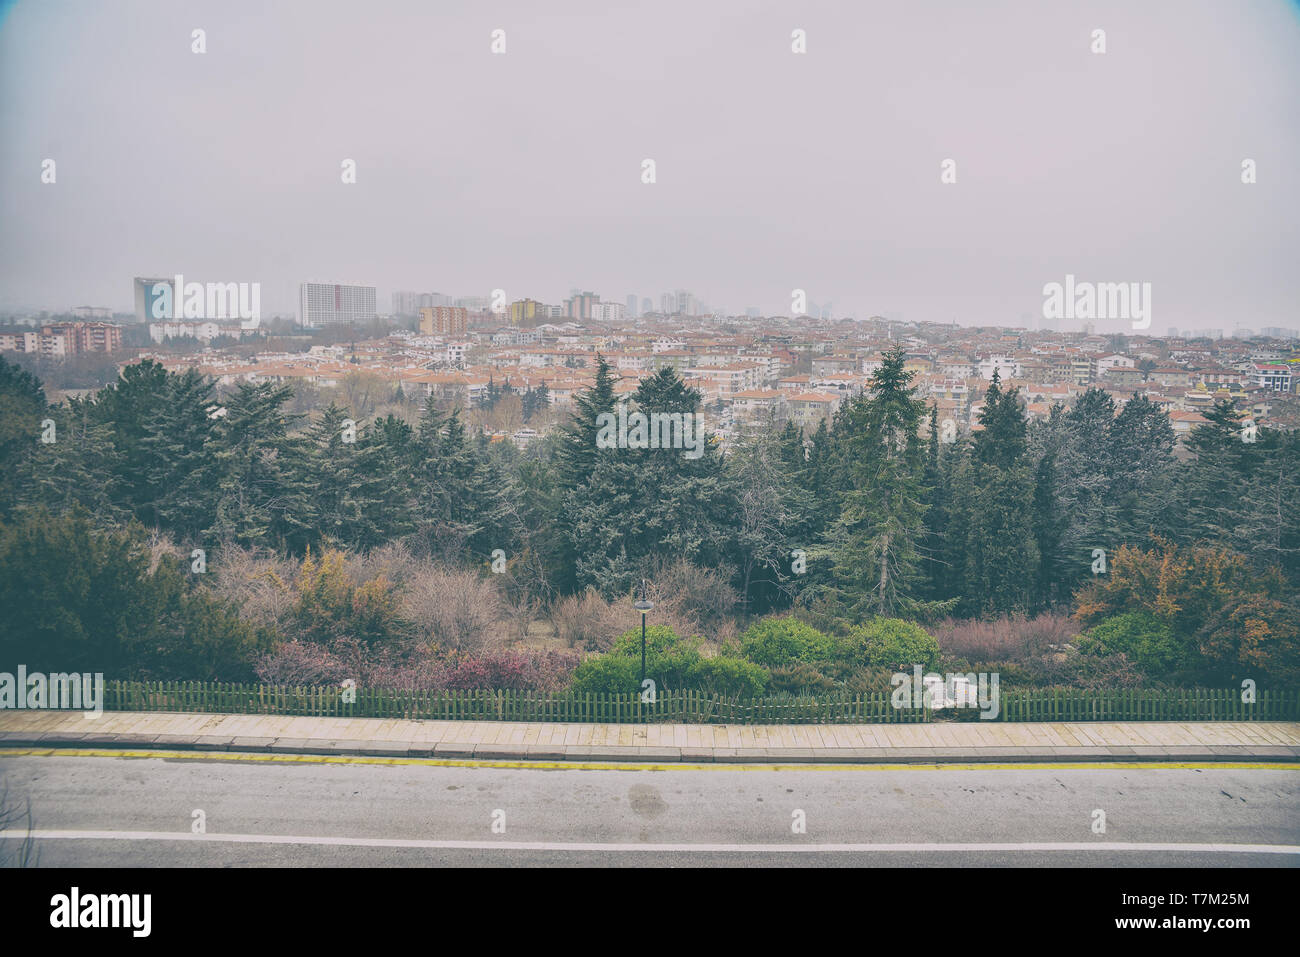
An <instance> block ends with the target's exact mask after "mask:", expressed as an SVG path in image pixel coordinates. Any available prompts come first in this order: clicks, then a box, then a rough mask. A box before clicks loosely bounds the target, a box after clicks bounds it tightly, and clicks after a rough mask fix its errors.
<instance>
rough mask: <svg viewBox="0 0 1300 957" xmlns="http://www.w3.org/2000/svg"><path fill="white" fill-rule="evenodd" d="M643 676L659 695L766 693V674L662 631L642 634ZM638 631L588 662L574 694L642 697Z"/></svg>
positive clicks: (627, 633)
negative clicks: (709, 655) (706, 653)
mask: <svg viewBox="0 0 1300 957" xmlns="http://www.w3.org/2000/svg"><path fill="white" fill-rule="evenodd" d="M645 637H646V668H645V675H646V677H647V678H650V679H652V680H653V681H654V683H655V688H656V690H658V691H686V690H695V691H714V692H717V693H718V694H726V695H733V696H735V695H739V696H741V697H751V696H753V695H758V694H762V693H763V691H764V689H766V688H767V682H768V673H767V669H766V668H763V667H760V666H759V665H756V664H754V663H753V662H749V661H745V660H743V659H741V658H735V657H731V656H728V655H718V656H716V657H713V658H705V657H704V656H703V655H702V654H701V653H700V639H699V638H682V637H681V636H680V635H678V634H677V633H676V632H675V631H673V630H672V629H671V628H668V627H667V626H665V625H656V626H655V627H654V628H647V629H646V636H645ZM640 678H641V629H640V628H631V629H629V630H627V631H625V632H624V633H623V634H621V635H619V637H618V638H617V639H616V640H615V641H614V645H613V647H611V648H610V650H609V651H607V652H606V653H605V654H603V655H599V656H597V657H592V658H588V659H587V660H586V661H584V662H582V664H580V665H578V667H577V670H575V671H574V673H573V690H574V691H575V692H577V693H578V694H586V693H589V692H590V693H592V694H632V693H634V692H635V693H639V692H640V691H641V684H640Z"/></svg>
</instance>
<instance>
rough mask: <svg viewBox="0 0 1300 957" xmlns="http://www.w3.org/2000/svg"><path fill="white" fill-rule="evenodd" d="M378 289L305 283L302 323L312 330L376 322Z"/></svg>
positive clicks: (300, 293)
mask: <svg viewBox="0 0 1300 957" xmlns="http://www.w3.org/2000/svg"><path fill="white" fill-rule="evenodd" d="M375 315H376V313H375V287H374V286H354V285H344V284H342V283H324V282H304V283H302V284H301V285H300V286H299V287H298V321H299V323H300V324H301V325H303V326H304V327H305V328H308V329H314V328H316V327H318V326H325V325H329V324H331V323H336V322H370V321H372V320H373V319H374V318H375Z"/></svg>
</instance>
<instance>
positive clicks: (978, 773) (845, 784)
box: [0, 756, 1300, 867]
mask: <svg viewBox="0 0 1300 957" xmlns="http://www.w3.org/2000/svg"><path fill="white" fill-rule="evenodd" d="M0 778H2V779H3V780H4V782H5V783H6V784H7V785H8V787H9V792H10V796H11V800H12V799H14V798H19V799H21V798H23V797H28V796H29V797H30V799H31V804H32V811H33V817H34V826H35V828H36V829H37V830H38V831H41V832H76V833H75V836H73V837H71V838H69V837H63V838H57V839H56V838H53V837H51V838H48V839H42V840H41V841H40V842H39V845H40V863H41V864H42V865H49V866H69V867H72V866H78V867H112V866H146V867H147V866H165V865H169V866H203V867H231V866H234V867H243V866H260V865H288V866H317V867H320V866H325V867H347V866H382V865H398V866H421V865H428V866H466V865H493V866H513V867H519V866H551V867H554V866H570V865H608V866H633V867H635V866H707V865H710V864H722V865H728V866H734V865H737V864H740V865H743V866H747V867H780V866H801V867H802V866H810V865H811V866H828V867H836V866H863V865H867V866H883V867H917V866H932V865H946V866H952V865H960V866H1026V865H1030V866H1032V865H1053V866H1079V867H1116V866H1121V867H1122V866H1136V865H1142V866H1161V865H1170V866H1180V867H1188V866H1193V867H1194V866H1204V867H1242V866H1260V865H1263V866H1270V867H1277V866H1283V867H1295V866H1300V853H1296V851H1297V850H1300V771H1296V770H1280V769H1269V768H1258V769H1255V768H1249V769H1234V768H1222V767H1215V766H1213V765H1206V766H1203V767H1198V768H1168V767H1166V768H1159V767H1156V768H1127V769H1126V768H1117V767H1109V766H1105V765H1102V766H1097V767H1090V768H1086V769H1053V768H1050V767H1048V768H1043V767H1032V766H1027V767H1021V768H996V769H989V768H980V769H958V768H939V769H915V768H914V769H908V768H900V767H898V766H887V767H880V766H877V767H856V768H845V769H832V768H813V767H803V768H796V769H776V770H773V769H771V768H753V769H739V768H737V767H735V766H718V767H708V768H682V769H674V770H577V769H559V770H542V769H503V768H496V767H491V766H481V767H438V766H428V765H393V766H384V765H374V764H362V763H357V764H328V763H316V762H311V763H302V764H277V763H273V762H244V761H231V760H222V761H217V760H209V759H204V758H200V757H192V758H191V757H186V758H152V757H151V758H125V757H82V756H77V757H71V756H49V757H45V756H25V757H12V756H11V757H5V758H2V759H0ZM196 810H201V811H202V812H203V821H204V830H205V833H203V834H201V835H200V834H195V833H194V832H193V822H194V820H195V815H194V812H195V811H196ZM1098 810H1100V811H1103V812H1104V814H1105V825H1106V830H1105V833H1104V834H1098V833H1094V830H1093V825H1094V821H1095V820H1096V814H1095V812H1096V811H1098ZM800 812H801V815H802V819H803V820H804V821H805V822H806V832H805V833H795V831H794V829H793V825H794V824H795V823H796V822H797V821H798V820H799V819H800ZM494 824H495V825H496V830H494ZM502 828H503V830H502ZM375 845H378V846H375ZM948 845H966V846H965V847H957V848H954V847H950V846H948ZM1135 845H1139V846H1136V847H1135ZM1140 845H1160V846H1158V847H1146V848H1144V847H1141V846H1140ZM1170 845H1173V847H1171V846H1170ZM1184 845H1197V847H1194V848H1188V847H1185V846H1184ZM1243 845H1268V846H1273V847H1278V846H1289V847H1291V852H1290V853H1275V852H1274V853H1266V852H1261V851H1260V850H1247V849H1245V848H1244V847H1243ZM0 850H3V849H0Z"/></svg>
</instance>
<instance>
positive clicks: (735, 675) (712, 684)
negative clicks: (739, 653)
mask: <svg viewBox="0 0 1300 957" xmlns="http://www.w3.org/2000/svg"><path fill="white" fill-rule="evenodd" d="M687 681H688V682H689V686H690V688H691V689H692V690H696V691H713V692H717V693H718V694H725V695H733V696H737V695H738V696H739V697H741V698H752V697H754V696H755V695H761V694H762V693H763V692H764V691H766V690H767V683H768V672H767V669H766V668H764V667H762V666H761V665H756V664H754V663H753V662H752V661H745V660H744V659H743V658H724V657H722V656H721V655H719V656H718V657H715V658H701V659H700V660H699V661H697V662H696V663H695V664H694V665H692V666H691V668H690V671H689V673H688V674H687Z"/></svg>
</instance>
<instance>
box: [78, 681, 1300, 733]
mask: <svg viewBox="0 0 1300 957" xmlns="http://www.w3.org/2000/svg"><path fill="white" fill-rule="evenodd" d="M349 694H351V695H354V696H355V701H347V700H345V698H346V697H348V696H349ZM104 696H105V701H104V708H105V710H108V711H182V712H195V711H202V712H213V713H219V714H284V715H322V716H331V717H353V718H423V719H435V720H444V721H446V720H451V721H576V722H601V723H609V724H645V723H650V722H656V723H669V722H671V723H679V724H901V723H909V724H911V723H917V722H928V721H933V720H936V718H938V719H940V720H944V719H948V718H953V719H963V720H971V719H978V714H977V713H976V712H973V711H972V709H949V710H947V711H940V712H937V713H936V712H932V711H931V710H930V709H928V708H923V709H922V708H918V709H906V710H900V709H897V708H894V707H893V705H892V704H891V701H890V692H888V691H882V692H878V693H875V694H857V695H845V694H840V695H834V694H832V695H821V696H801V695H781V696H774V697H765V698H748V699H741V698H731V697H727V696H725V695H717V694H711V693H706V692H700V691H677V692H673V691H661V692H659V694H658V697H657V700H656V701H655V702H654V703H653V704H651V703H647V702H643V701H642V700H641V697H640V695H637V694H628V695H613V694H572V693H556V694H551V693H545V692H536V691H481V690H480V691H411V690H400V689H383V688H356V689H353V690H352V691H351V692H350V693H349V692H346V691H345V690H344V689H342V688H338V687H310V688H308V687H284V686H278V685H252V684H228V683H225V682H199V681H109V682H106V683H105V688H104ZM997 720H998V721H1295V720H1300V689H1287V690H1281V691H1261V692H1259V693H1258V700H1257V701H1256V702H1254V703H1252V704H1246V703H1245V702H1243V701H1242V700H1241V692H1240V691H1236V690H1232V689H1227V688H1210V689H1188V690H1179V689H1175V690H1120V691H1083V690H1080V689H1074V688H1048V689H1035V690H1032V691H1005V692H1002V693H1001V695H1000V712H999V714H998V717H997Z"/></svg>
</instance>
